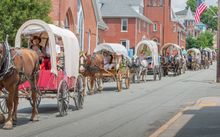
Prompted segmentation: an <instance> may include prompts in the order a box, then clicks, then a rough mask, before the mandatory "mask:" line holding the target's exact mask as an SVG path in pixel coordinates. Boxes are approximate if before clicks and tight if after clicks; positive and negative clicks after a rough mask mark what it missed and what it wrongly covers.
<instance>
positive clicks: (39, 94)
mask: <svg viewBox="0 0 220 137" xmlns="http://www.w3.org/2000/svg"><path fill="white" fill-rule="evenodd" d="M31 92H32V91H30V93H31ZM36 92H37V102H36V103H37V108H38V107H39V105H40V102H41V95H42V94H41V91H40V90H37V91H36ZM28 100H29V103H30V104H31V106H32V107H33V100H32V98H31V95H30V97H29V98H28Z"/></svg>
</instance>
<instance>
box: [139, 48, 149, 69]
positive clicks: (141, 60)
mask: <svg viewBox="0 0 220 137" xmlns="http://www.w3.org/2000/svg"><path fill="white" fill-rule="evenodd" d="M139 60H140V63H141V65H142V66H144V67H147V60H146V56H145V51H144V50H142V51H141V53H140V57H139Z"/></svg>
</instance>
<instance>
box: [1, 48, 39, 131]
mask: <svg viewBox="0 0 220 137" xmlns="http://www.w3.org/2000/svg"><path fill="white" fill-rule="evenodd" d="M7 49H8V50H7ZM38 69H39V57H38V55H37V53H36V52H35V51H33V50H30V49H9V46H8V45H7V44H0V88H1V89H3V88H5V90H7V91H8V93H9V94H8V98H7V107H8V117H7V119H6V122H5V124H4V127H3V128H4V129H12V128H13V124H16V121H17V106H18V86H19V84H21V83H23V82H25V81H26V80H28V81H29V82H30V85H31V90H32V99H33V108H32V115H31V120H32V121H36V120H38V111H37V104H36V99H37V90H36V84H37V78H38Z"/></svg>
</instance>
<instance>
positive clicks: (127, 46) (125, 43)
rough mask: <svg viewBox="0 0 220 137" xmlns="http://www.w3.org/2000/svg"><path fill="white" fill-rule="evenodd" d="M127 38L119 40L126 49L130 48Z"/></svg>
mask: <svg viewBox="0 0 220 137" xmlns="http://www.w3.org/2000/svg"><path fill="white" fill-rule="evenodd" d="M129 44H130V43H129V40H121V45H123V46H125V48H126V49H129V48H130V45H129Z"/></svg>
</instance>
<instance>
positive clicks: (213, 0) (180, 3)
mask: <svg viewBox="0 0 220 137" xmlns="http://www.w3.org/2000/svg"><path fill="white" fill-rule="evenodd" d="M186 1H187V0H172V8H173V10H174V11H175V12H177V11H180V10H183V9H184V8H185V7H186ZM217 1H218V0H205V3H206V4H207V5H217Z"/></svg>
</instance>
